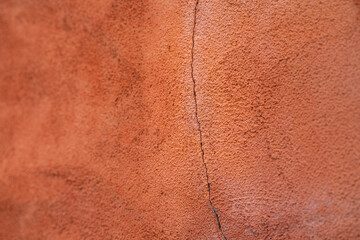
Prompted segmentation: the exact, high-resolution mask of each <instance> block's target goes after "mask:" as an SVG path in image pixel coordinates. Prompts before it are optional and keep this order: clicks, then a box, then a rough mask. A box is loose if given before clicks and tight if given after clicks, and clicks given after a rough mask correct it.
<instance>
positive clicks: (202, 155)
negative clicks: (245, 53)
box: [191, 0, 227, 240]
mask: <svg viewBox="0 0 360 240" xmlns="http://www.w3.org/2000/svg"><path fill="white" fill-rule="evenodd" d="M198 5H199V0H196V3H195V9H194V25H193V31H192V47H191V78H192V80H193V83H194V84H193V91H194V101H195V118H196V122H197V125H198V130H199V137H200V149H201V159H202V162H203V165H204V167H205V174H206V182H207V187H208V192H209V203H210V206H211V208H212V211H213V213H214V214H215V218H216V222H217V225H218V228H219V231H220V233H221V235H222V236H223V238H224V239H225V240H227V238H226V236H225V234H224V233H223V231H222V228H221V223H220V217H219V214H218V213H217V212H216V209H215V207H214V204H213V202H212V201H211V190H210V182H209V174H208V168H207V166H206V162H205V152H204V148H203V139H202V132H201V125H200V121H199V117H198V103H197V96H196V82H195V77H194V48H195V28H196V13H197V10H198Z"/></svg>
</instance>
